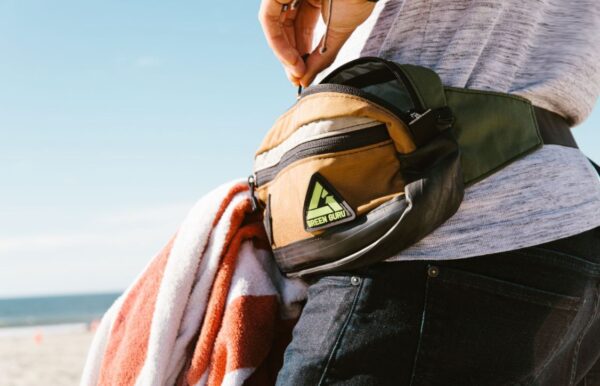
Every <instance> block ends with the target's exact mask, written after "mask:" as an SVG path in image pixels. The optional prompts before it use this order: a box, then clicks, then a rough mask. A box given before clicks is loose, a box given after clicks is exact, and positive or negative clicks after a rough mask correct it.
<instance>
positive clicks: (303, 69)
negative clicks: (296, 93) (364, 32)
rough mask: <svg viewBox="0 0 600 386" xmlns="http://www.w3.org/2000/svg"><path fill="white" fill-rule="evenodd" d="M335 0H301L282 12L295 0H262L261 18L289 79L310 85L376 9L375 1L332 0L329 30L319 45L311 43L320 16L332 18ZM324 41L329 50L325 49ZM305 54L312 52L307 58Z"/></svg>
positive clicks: (268, 39) (295, 82)
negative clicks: (285, 6)
mask: <svg viewBox="0 0 600 386" xmlns="http://www.w3.org/2000/svg"><path fill="white" fill-rule="evenodd" d="M330 1H332V0H300V2H299V3H298V6H296V7H295V8H294V9H292V7H291V6H289V7H288V9H287V10H286V11H284V12H282V5H283V4H288V5H291V3H292V0H262V2H261V5H260V11H259V20H260V23H261V25H262V28H263V31H264V33H265V36H266V38H267V42H268V43H269V46H270V47H271V49H272V50H273V52H274V53H275V56H277V58H278V59H279V61H280V62H281V63H282V64H283V66H284V68H285V71H286V73H287V76H288V79H289V80H290V81H291V82H292V83H293V84H294V85H296V86H298V85H300V84H301V85H302V86H305V87H306V86H308V85H309V84H310V83H311V82H312V81H313V79H314V78H315V76H316V75H317V74H318V73H319V72H320V71H321V70H323V69H325V68H327V67H328V66H329V65H330V64H331V63H333V61H334V60H335V57H336V56H337V54H338V52H339V51H340V49H341V48H342V46H343V45H344V43H345V42H346V40H348V38H349V37H350V35H352V32H354V30H355V29H356V27H358V26H359V25H360V24H362V23H363V22H364V21H365V20H366V19H367V17H369V15H370V14H371V12H372V11H373V8H374V6H375V3H374V2H370V1H367V0H333V3H332V11H331V18H330V19H329V25H328V31H327V32H326V33H325V35H324V37H326V41H324V39H323V37H321V40H320V42H319V44H318V45H317V47H314V48H313V47H312V41H313V35H314V30H315V27H316V25H317V21H318V19H319V15H320V14H322V15H323V19H324V20H327V19H328V18H329V6H330V4H329V2H330ZM323 44H325V47H326V50H325V51H324V52H322V48H323ZM304 54H310V55H308V57H307V58H306V60H303V59H302V56H303V55H304Z"/></svg>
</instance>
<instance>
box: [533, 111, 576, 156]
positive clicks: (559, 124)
mask: <svg viewBox="0 0 600 386" xmlns="http://www.w3.org/2000/svg"><path fill="white" fill-rule="evenodd" d="M533 111H534V112H535V119H536V120H537V123H538V127H539V129H540V134H541V135H542V140H543V141H544V144H545V145H561V146H567V147H575V148H578V147H579V146H577V142H576V141H575V137H573V133H571V125H569V123H568V122H567V120H566V119H564V118H563V117H562V116H560V115H558V114H556V113H554V112H552V111H549V110H546V109H542V108H541V107H537V106H533Z"/></svg>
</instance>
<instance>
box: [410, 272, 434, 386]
mask: <svg viewBox="0 0 600 386" xmlns="http://www.w3.org/2000/svg"><path fill="white" fill-rule="evenodd" d="M429 266H430V265H427V267H429ZM429 280H430V277H429V276H427V280H425V294H424V296H423V311H422V312H421V325H420V326H419V340H418V342H417V349H416V351H415V357H414V359H413V368H412V372H411V374H410V381H409V383H408V386H412V385H413V382H414V380H415V376H416V371H417V361H418V358H419V352H420V350H421V340H422V338H423V329H424V327H425V315H426V313H427V300H428V299H427V298H428V296H429Z"/></svg>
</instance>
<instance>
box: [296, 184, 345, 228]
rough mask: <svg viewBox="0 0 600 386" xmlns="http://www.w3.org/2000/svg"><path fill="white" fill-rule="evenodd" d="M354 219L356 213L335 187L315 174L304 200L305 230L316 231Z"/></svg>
mask: <svg viewBox="0 0 600 386" xmlns="http://www.w3.org/2000/svg"><path fill="white" fill-rule="evenodd" d="M354 218H356V213H354V211H353V210H352V208H350V205H348V203H347V202H346V200H344V199H343V198H342V196H341V195H340V194H339V193H338V192H337V191H336V190H335V189H334V188H333V186H331V184H329V182H327V180H326V179H325V178H324V177H323V176H322V175H320V174H319V173H315V174H313V175H312V177H311V179H310V182H309V183H308V190H307V192H306V198H305V199H304V229H306V230H307V231H315V230H318V229H323V228H327V227H330V226H333V225H337V224H340V223H344V222H347V221H351V220H354Z"/></svg>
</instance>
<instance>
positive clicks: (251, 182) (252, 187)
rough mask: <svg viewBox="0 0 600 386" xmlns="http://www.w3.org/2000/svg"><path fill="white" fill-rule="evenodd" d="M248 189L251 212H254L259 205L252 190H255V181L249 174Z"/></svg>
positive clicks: (252, 175)
mask: <svg viewBox="0 0 600 386" xmlns="http://www.w3.org/2000/svg"><path fill="white" fill-rule="evenodd" d="M248 187H249V188H250V198H251V201H252V212H256V211H257V210H258V209H259V207H260V205H259V203H258V199H257V198H256V196H255V195H254V190H255V188H256V179H255V178H254V174H250V175H249V176H248Z"/></svg>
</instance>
